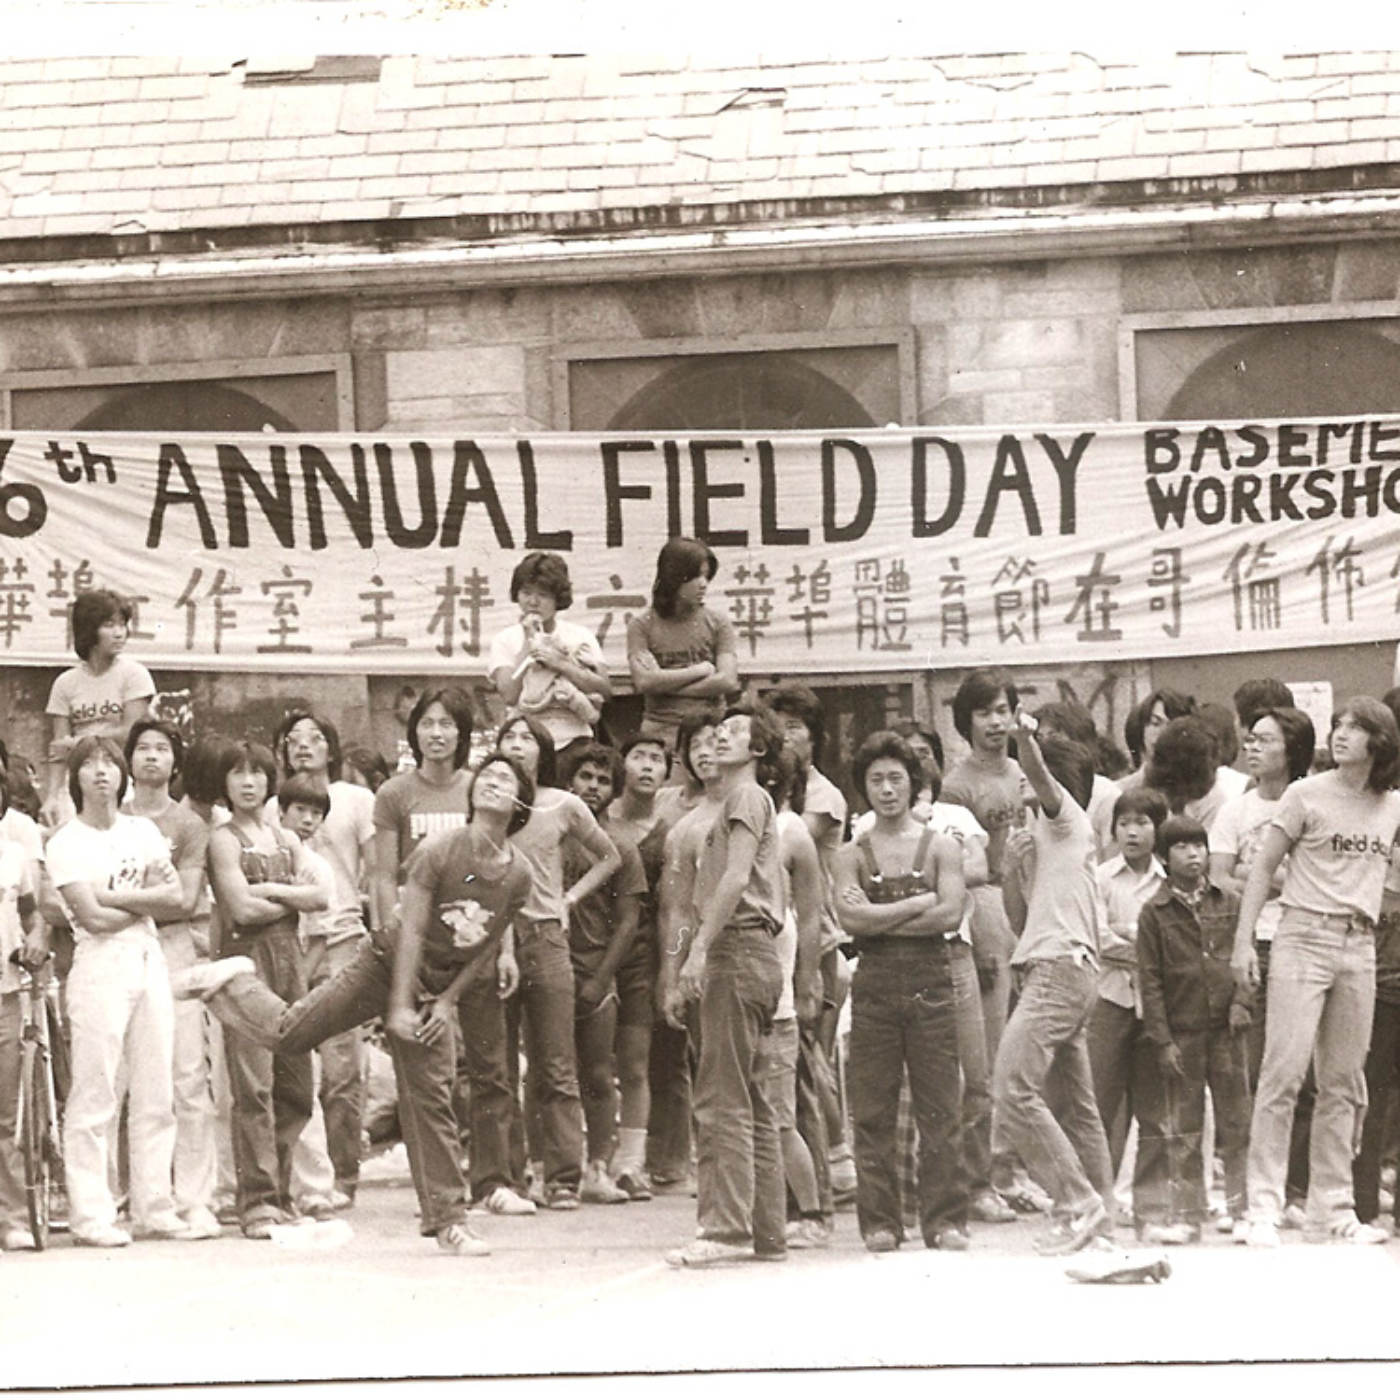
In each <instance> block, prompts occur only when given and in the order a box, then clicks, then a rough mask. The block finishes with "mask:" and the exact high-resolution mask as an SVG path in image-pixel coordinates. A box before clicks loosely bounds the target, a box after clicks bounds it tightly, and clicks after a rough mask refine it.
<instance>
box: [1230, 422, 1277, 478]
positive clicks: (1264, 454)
mask: <svg viewBox="0 0 1400 1400" xmlns="http://www.w3.org/2000/svg"><path fill="white" fill-rule="evenodd" d="M1235 435H1236V437H1239V438H1243V439H1244V441H1245V442H1247V443H1248V444H1249V445H1250V447H1252V448H1253V449H1254V450H1253V452H1250V453H1245V454H1242V455H1241V456H1239V457H1236V458H1235V466H1236V468H1242V467H1257V466H1260V465H1261V464H1262V463H1264V462H1267V461H1268V460H1269V435H1268V434H1267V433H1266V432H1265V431H1264V430H1263V428H1257V427H1255V426H1254V425H1253V424H1249V425H1248V426H1246V427H1243V428H1241V429H1239V431H1238V432H1237V433H1236V434H1235Z"/></svg>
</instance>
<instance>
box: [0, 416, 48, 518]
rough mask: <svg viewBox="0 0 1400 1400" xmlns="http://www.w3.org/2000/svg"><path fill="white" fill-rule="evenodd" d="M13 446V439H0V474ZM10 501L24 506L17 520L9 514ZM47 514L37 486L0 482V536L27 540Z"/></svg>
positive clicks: (25, 483)
mask: <svg viewBox="0 0 1400 1400" xmlns="http://www.w3.org/2000/svg"><path fill="white" fill-rule="evenodd" d="M14 445H15V440H14V438H0V472H3V471H4V469H5V459H6V458H7V457H8V456H9V455H10V448H12V447H13V446H14ZM11 501H15V502H20V503H22V504H23V506H24V514H23V515H22V516H20V517H19V518H18V519H16V517H15V516H13V515H11V514H10V502H11ZM48 514H49V506H48V502H47V501H45V500H44V493H43V492H42V491H41V490H40V489H39V488H38V487H37V486H33V485H31V484H30V483H28V482H14V481H6V482H0V535H8V536H9V538H10V539H12V540H24V539H28V538H29V536H30V535H32V534H34V532H35V531H36V530H39V529H40V528H42V526H43V524H44V521H45V520H46V519H48Z"/></svg>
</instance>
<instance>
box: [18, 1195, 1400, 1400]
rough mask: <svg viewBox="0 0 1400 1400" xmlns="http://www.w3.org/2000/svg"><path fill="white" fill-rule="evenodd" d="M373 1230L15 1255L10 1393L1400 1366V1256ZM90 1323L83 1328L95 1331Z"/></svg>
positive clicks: (681, 1231)
mask: <svg viewBox="0 0 1400 1400" xmlns="http://www.w3.org/2000/svg"><path fill="white" fill-rule="evenodd" d="M346 1218H347V1219H348V1220H349V1222H350V1224H351V1225H352V1227H353V1230H354V1235H353V1238H352V1239H350V1240H349V1241H348V1242H346V1243H344V1244H343V1245H342V1246H341V1247H339V1248H335V1249H328V1250H324V1251H314V1250H313V1251H306V1252H291V1251H287V1250H283V1249H280V1248H278V1247H276V1246H274V1245H272V1244H268V1243H255V1242H251V1241H247V1240H244V1239H242V1238H241V1237H239V1236H238V1235H237V1233H236V1232H234V1231H230V1232H229V1234H228V1236H227V1237H226V1238H224V1239H222V1240H217V1241H208V1242H203V1243H198V1244H174V1243H138V1244H135V1245H132V1246H131V1247H130V1248H127V1249H124V1250H113V1251H97V1250H85V1249H84V1250H79V1249H75V1248H73V1247H72V1246H71V1245H70V1244H69V1242H68V1241H67V1238H66V1236H61V1235H59V1236H55V1238H54V1244H53V1247H52V1248H51V1249H50V1250H49V1251H48V1252H46V1253H45V1254H42V1255H23V1254H9V1255H5V1256H4V1257H3V1258H0V1378H3V1380H2V1382H0V1383H3V1384H4V1385H6V1386H10V1387H39V1386H42V1387H50V1386H75V1385H113V1384H132V1383H141V1382H156V1383H164V1384H180V1383H188V1382H197V1381H211V1380H243V1381H248V1380H257V1381H276V1380H287V1379H293V1378H296V1379H311V1378H316V1379H322V1378H336V1377H387V1376H462V1375H480V1376H491V1375H511V1374H522V1373H523V1374H533V1375H540V1374H552V1373H555V1372H571V1373H574V1374H579V1373H584V1374H588V1373H600V1372H652V1371H682V1372H685V1371H693V1370H705V1369H717V1368H723V1369H731V1368H739V1369H756V1368H763V1369H767V1368H790V1367H798V1368H811V1367H836V1368H840V1367H870V1366H917V1367H924V1366H931V1365H953V1366H980V1365H1005V1366H1014V1365H1022V1364H1030V1363H1063V1362H1131V1361H1144V1360H1159V1361H1164V1360H1171V1361H1186V1360H1211V1361H1226V1360H1238V1359H1250V1360H1274V1359H1283V1358H1309V1359H1321V1358H1385V1357H1390V1356H1395V1355H1396V1354H1397V1353H1400V1339H1397V1337H1396V1335H1395V1332H1394V1311H1395V1308H1394V1300H1395V1298H1396V1296H1397V1286H1400V1243H1393V1244H1388V1245H1384V1246H1380V1247H1371V1248H1355V1247H1345V1246H1334V1245H1308V1244H1305V1243H1303V1242H1302V1241H1301V1240H1300V1239H1297V1238H1294V1239H1290V1240H1289V1242H1288V1243H1287V1244H1286V1245H1285V1246H1284V1248H1282V1249H1281V1250H1278V1251H1274V1252H1263V1251H1255V1250H1248V1249H1244V1248H1240V1247H1237V1246H1232V1245H1230V1244H1229V1243H1228V1242H1227V1241H1225V1240H1223V1239H1212V1240H1211V1241H1210V1242H1209V1243H1207V1244H1203V1245H1200V1246H1196V1247H1192V1248H1184V1249H1179V1250H1174V1251H1172V1261H1173V1265H1174V1273H1173V1277H1172V1278H1171V1279H1170V1280H1168V1281H1167V1282H1166V1283H1164V1284H1161V1285H1155V1286H1154V1285H1145V1286H1139V1287H1121V1288H1112V1287H1100V1288H1094V1287H1087V1286H1084V1285H1076V1284H1072V1283H1070V1282H1068V1281H1067V1280H1066V1278H1065V1277H1064V1272H1063V1262H1062V1261H1056V1260H1047V1259H1040V1258H1038V1257H1036V1256H1035V1255H1034V1254H1033V1253H1032V1252H1031V1248H1030V1241H1031V1238H1032V1236H1033V1235H1034V1233H1035V1229H1036V1225H1035V1224H1034V1223H1032V1222H1024V1223H1022V1222H1018V1223H1017V1224H1014V1225H1006V1226H980V1227H974V1235H973V1248H972V1249H971V1250H970V1251H969V1252H968V1253H966V1254H962V1255H956V1254H941V1253H935V1252H930V1251H927V1250H925V1249H923V1248H922V1247H917V1246H914V1245H911V1244H906V1245H905V1246H904V1248H903V1249H901V1250H900V1251H899V1252H898V1253H896V1254H890V1255H881V1256H876V1255H870V1254H867V1253H866V1252H865V1250H864V1249H863V1248H862V1247H861V1245H860V1242H859V1237H858V1235H857V1233H856V1228H855V1218H854V1216H853V1215H852V1214H849V1213H844V1214H842V1215H840V1216H839V1217H838V1223H837V1230H836V1236H835V1240H834V1242H833V1245H832V1247H831V1248H830V1249H827V1250H822V1251H812V1252H804V1253H801V1254H798V1253H794V1254H793V1255H792V1256H791V1257H790V1258H789V1260H788V1261H787V1262H786V1263H782V1264H752V1263H751V1264H741V1265H728V1266H724V1267H722V1268H719V1269H714V1270H709V1271H704V1272H697V1273H692V1272H688V1271H681V1270H675V1269H672V1268H669V1267H668V1266H667V1265H666V1264H665V1263H664V1262H663V1260H662V1257H661V1256H662V1253H663V1252H664V1250H665V1249H667V1248H669V1247H672V1246H674V1245H676V1244H679V1243H682V1242H684V1241H685V1240H686V1239H687V1238H689V1237H690V1236H691V1235H692V1234H693V1232H694V1202H693V1200H691V1199H689V1198H685V1197H683V1198H676V1197H670V1198H659V1199H657V1200H654V1201H651V1202H647V1203H633V1204H629V1205H625V1206H607V1207H602V1206H593V1207H584V1208H583V1209H581V1210H579V1211H577V1212H575V1213H572V1214H564V1213H552V1212H541V1213H540V1214H539V1215H538V1216H535V1217H533V1218H525V1219H501V1218H497V1217H488V1218H485V1219H484V1220H483V1221H482V1222H481V1224H480V1229H481V1232H482V1233H483V1234H485V1235H486V1236H487V1237H488V1238H489V1239H490V1241H491V1244H492V1246H493V1250H494V1253H493V1254H492V1256H491V1257H490V1258H487V1259H456V1258H448V1257H446V1256H444V1255H441V1254H440V1253H439V1252H438V1251H437V1249H436V1246H435V1244H434V1243H433V1242H432V1241H431V1240H426V1239H422V1238H420V1237H419V1236H418V1235H417V1234H416V1233H415V1230H416V1220H415V1216H414V1197H413V1193H412V1192H411V1191H410V1190H408V1189H406V1188H404V1187H395V1186H373V1187H371V1186H366V1187H364V1188H362V1190H361V1194H360V1201H359V1203H358V1204H357V1206H356V1208H355V1209H354V1210H353V1211H352V1212H351V1213H350V1214H349V1215H348V1217H346ZM79 1317H80V1318H81V1322H80V1323H77V1319H78V1318H79Z"/></svg>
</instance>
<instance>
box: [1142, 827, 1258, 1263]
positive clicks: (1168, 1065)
mask: <svg viewBox="0 0 1400 1400" xmlns="http://www.w3.org/2000/svg"><path fill="white" fill-rule="evenodd" d="M1157 855H1158V857H1159V858H1160V859H1161V860H1162V862H1163V863H1164V865H1165V867H1166V872H1167V882H1166V884H1164V885H1163V886H1162V887H1161V888H1160V889H1159V890H1158V891H1157V893H1156V894H1154V895H1153V896H1152V898H1151V899H1149V900H1148V901H1147V903H1146V904H1145V905H1144V906H1143V910H1142V914H1141V916H1140V918H1139V920H1138V948H1137V952H1138V976H1139V979H1140V982H1141V996H1142V1019H1143V1029H1144V1034H1145V1035H1146V1037H1147V1039H1148V1040H1149V1041H1150V1042H1151V1044H1152V1045H1153V1046H1154V1047H1155V1052H1156V1070H1157V1072H1156V1074H1155V1075H1154V1074H1149V1075H1146V1076H1145V1077H1144V1082H1143V1083H1142V1084H1141V1085H1140V1087H1139V1093H1138V1103H1137V1113H1138V1125H1139V1126H1138V1157H1137V1171H1136V1173H1135V1174H1134V1178H1133V1217H1134V1221H1135V1223H1136V1225H1137V1229H1138V1233H1139V1234H1140V1235H1141V1236H1143V1238H1144V1239H1145V1240H1146V1241H1147V1242H1148V1243H1150V1244H1187V1243H1193V1242H1194V1241H1196V1240H1198V1239H1199V1238H1200V1233H1201V1224H1202V1222H1203V1221H1204V1220H1205V1219H1206V1216H1207V1214H1208V1206H1207V1202H1206V1178H1205V1165H1204V1162H1203V1160H1202V1155H1201V1130H1202V1127H1203V1125H1204V1122H1205V1091H1206V1085H1207V1084H1209V1086H1210V1096H1211V1102H1212V1103H1213V1104H1214V1106H1215V1121H1216V1132H1217V1135H1218V1136H1217V1142H1218V1145H1219V1148H1220V1152H1221V1155H1222V1156H1223V1157H1224V1159H1225V1195H1226V1203H1227V1207H1228V1210H1229V1214H1230V1215H1231V1216H1232V1217H1233V1218H1234V1219H1235V1220H1236V1221H1238V1222H1240V1224H1239V1225H1238V1226H1237V1231H1238V1234H1239V1236H1240V1237H1241V1238H1242V1237H1243V1234H1244V1229H1245V1227H1244V1224H1243V1222H1244V1215H1245V1166H1246V1158H1247V1153H1248V1150H1249V1115H1250V1101H1249V1074H1248V1069H1247V1055H1246V1046H1245V1036H1244V1032H1245V1031H1246V1030H1247V1029H1248V1027H1249V1023H1250V1009H1251V1004H1252V1001H1253V996H1252V993H1251V992H1250V990H1249V988H1248V987H1245V986H1237V985H1236V983H1235V980H1234V977H1233V975H1232V974H1231V971H1230V965H1229V954H1230V952H1231V950H1232V948H1233V945H1234V930H1235V922H1236V919H1237V917H1238V915H1239V900H1238V899H1237V898H1236V896H1235V895H1233V894H1231V893H1229V892H1228V891H1226V890H1222V889H1221V888H1220V887H1219V886H1218V885H1217V884H1215V883H1214V881H1212V880H1211V878H1210V875H1209V874H1208V873H1207V863H1208V860H1209V851H1208V847H1207V844H1206V832H1205V828H1204V827H1203V826H1202V825H1201V824H1200V822H1198V821H1196V820H1195V819H1194V818H1191V817H1185V816H1174V817H1168V818H1167V820H1166V821H1165V822H1163V823H1162V825H1161V827H1160V828H1159V829H1158V832H1157Z"/></svg>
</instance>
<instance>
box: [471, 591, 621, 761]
mask: <svg viewBox="0 0 1400 1400" xmlns="http://www.w3.org/2000/svg"><path fill="white" fill-rule="evenodd" d="M544 635H545V636H546V637H552V638H553V639H554V640H555V641H556V642H558V643H559V645H560V646H562V647H563V648H564V650H565V652H567V653H568V657H569V660H570V661H573V662H574V663H575V664H576V665H579V666H586V667H588V668H589V669H590V670H593V671H597V672H598V673H599V674H602V673H603V672H604V670H605V666H604V662H603V649H602V648H601V647H600V646H599V645H598V639H597V637H595V636H594V635H593V633H592V632H590V631H589V630H588V628H586V627H584V626H582V625H581V624H580V623H577V622H566V621H565V620H564V619H563V618H562V617H556V618H555V619H554V627H553V629H552V630H551V631H549V632H546V633H545V634H544ZM524 650H525V627H524V625H523V624H522V623H519V622H512V623H511V625H510V626H509V627H503V628H501V630H500V631H499V632H497V633H496V635H495V636H494V637H492V638H491V645H490V649H489V651H488V652H487V657H486V674H487V675H494V674H495V672H497V671H498V670H500V669H501V667H503V666H504V667H508V668H510V669H511V670H514V668H515V667H516V665H517V664H518V662H519V658H520V653H521V652H522V651H524ZM561 679H564V678H563V677H561V676H560V675H559V673H558V672H557V671H553V670H551V669H550V668H549V667H548V666H542V665H540V663H539V662H537V661H531V662H530V663H529V664H528V665H527V666H526V667H525V670H524V672H523V674H522V675H521V677H520V682H521V684H520V699H519V700H518V701H517V702H516V703H517V705H518V706H519V708H520V709H522V710H524V711H525V712H526V713H528V714H530V715H533V716H534V717H535V718H536V719H538V720H539V721H540V723H541V724H543V725H544V727H545V728H546V729H548V730H549V736H550V738H551V739H553V740H554V745H555V747H556V748H563V746H564V745H565V744H567V743H570V742H572V741H573V740H574V739H580V738H583V737H584V736H585V735H591V734H592V733H593V728H592V726H591V725H590V724H589V723H588V722H587V721H586V720H584V719H583V718H581V717H580V716H579V715H578V714H576V713H575V712H574V711H573V710H571V709H569V708H567V707H566V706H563V705H559V704H554V703H551V700H550V691H551V689H552V687H553V685H554V683H555V681H557V680H561ZM570 684H572V682H570ZM590 698H591V699H592V700H593V703H594V705H595V706H596V705H597V704H598V703H599V700H598V697H597V696H592V697H590Z"/></svg>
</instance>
